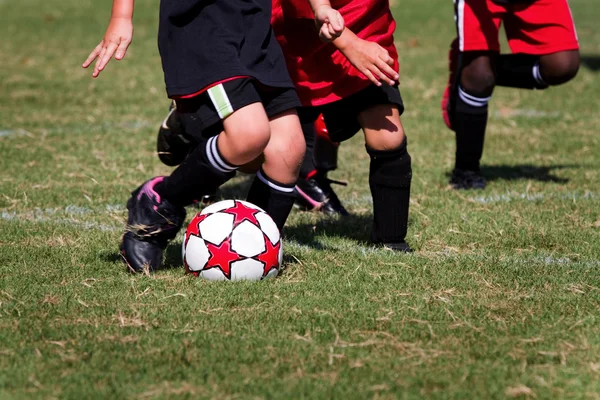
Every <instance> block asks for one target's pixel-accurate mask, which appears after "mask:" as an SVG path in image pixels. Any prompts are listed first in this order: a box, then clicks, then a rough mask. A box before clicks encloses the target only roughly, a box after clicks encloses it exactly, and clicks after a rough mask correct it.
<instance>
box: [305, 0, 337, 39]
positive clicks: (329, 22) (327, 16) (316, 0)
mask: <svg viewBox="0 0 600 400" xmlns="http://www.w3.org/2000/svg"><path fill="white" fill-rule="evenodd" d="M308 2H309V3H310V6H311V7H312V10H313V12H314V14H315V23H316V24H317V28H319V37H320V38H321V40H322V41H324V42H331V41H332V40H334V39H335V38H337V37H339V36H340V35H341V34H342V32H343V31H344V18H342V15H341V14H340V13H339V12H338V11H337V10H334V9H333V8H331V3H330V2H329V0H308Z"/></svg>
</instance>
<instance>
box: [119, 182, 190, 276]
mask: <svg viewBox="0 0 600 400" xmlns="http://www.w3.org/2000/svg"><path fill="white" fill-rule="evenodd" d="M163 179H164V178H163V177H157V178H154V179H151V180H149V181H147V182H146V183H144V184H143V185H142V186H140V187H139V188H137V189H136V190H135V191H133V192H132V193H131V198H130V199H129V201H128V202H127V209H128V210H129V215H128V217H127V227H126V230H125V234H124V235H123V239H122V240H121V245H120V250H121V255H122V256H123V259H124V261H125V263H126V264H127V265H128V267H129V271H130V272H149V271H152V270H155V269H157V268H159V267H160V264H161V263H162V256H163V250H164V249H165V248H166V247H167V243H168V242H169V241H170V240H171V239H173V238H174V237H175V235H177V232H178V231H179V229H180V228H181V225H182V224H183V221H184V219H185V208H183V207H176V206H174V205H173V204H171V203H169V202H168V201H167V200H165V199H161V198H160V195H159V194H158V193H156V192H155V191H154V186H155V185H156V184H157V183H160V182H162V180H163Z"/></svg>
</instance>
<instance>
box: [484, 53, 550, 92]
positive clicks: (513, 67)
mask: <svg viewBox="0 0 600 400" xmlns="http://www.w3.org/2000/svg"><path fill="white" fill-rule="evenodd" d="M539 63H540V57H539V56H535V55H531V54H502V55H500V56H499V57H498V62H497V64H496V85H497V86H507V87H513V88H519V89H546V88H547V87H548V85H547V84H546V82H544V79H543V78H542V75H541V73H540V64H539Z"/></svg>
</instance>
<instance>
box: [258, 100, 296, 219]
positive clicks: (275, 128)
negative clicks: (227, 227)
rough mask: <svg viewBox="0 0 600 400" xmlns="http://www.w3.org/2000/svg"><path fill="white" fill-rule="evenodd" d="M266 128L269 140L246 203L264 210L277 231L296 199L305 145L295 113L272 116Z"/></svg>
mask: <svg viewBox="0 0 600 400" xmlns="http://www.w3.org/2000/svg"><path fill="white" fill-rule="evenodd" d="M270 125H271V139H270V140H269V143H268V145H267V147H266V148H265V150H264V162H263V164H262V167H261V170H260V171H258V172H257V174H256V178H254V182H253V183H252V186H251V187H250V191H249V192H248V197H247V200H248V201H249V202H250V203H253V204H255V205H257V206H259V207H260V208H262V209H263V210H265V211H266V212H267V213H268V214H269V215H270V216H271V218H273V221H275V224H277V227H278V228H279V229H280V230H281V229H282V228H283V226H284V224H285V221H286V220H287V217H288V215H289V214H290V212H291V210H292V207H293V206H294V201H295V200H296V194H295V192H294V187H295V185H296V181H297V179H298V172H299V170H300V165H301V163H302V159H303V158H304V151H305V142H304V136H303V134H302V130H301V129H300V123H299V120H298V116H297V115H296V112H295V111H286V112H284V113H281V114H280V115H277V116H275V117H274V118H273V119H272V120H271V122H270Z"/></svg>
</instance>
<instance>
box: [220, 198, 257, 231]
mask: <svg viewBox="0 0 600 400" xmlns="http://www.w3.org/2000/svg"><path fill="white" fill-rule="evenodd" d="M223 212H224V213H227V214H232V215H233V217H234V219H233V227H234V228H235V227H236V226H238V225H239V224H241V223H242V222H244V221H250V222H251V223H253V224H254V225H256V226H260V225H259V223H258V220H257V219H256V214H258V213H259V212H260V210H256V209H254V208H250V207H248V206H246V205H245V204H244V203H241V202H239V201H234V205H233V207H229V208H228V209H226V210H223Z"/></svg>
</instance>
